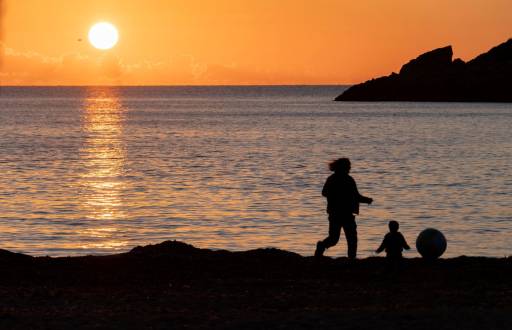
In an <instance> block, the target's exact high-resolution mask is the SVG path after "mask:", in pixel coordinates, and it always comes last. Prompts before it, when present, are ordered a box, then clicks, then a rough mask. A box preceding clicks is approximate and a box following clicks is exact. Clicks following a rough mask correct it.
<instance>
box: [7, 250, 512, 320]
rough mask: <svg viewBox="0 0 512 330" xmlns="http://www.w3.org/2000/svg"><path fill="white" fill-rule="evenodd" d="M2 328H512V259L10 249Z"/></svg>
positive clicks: (286, 252) (262, 252)
mask: <svg viewBox="0 0 512 330" xmlns="http://www.w3.org/2000/svg"><path fill="white" fill-rule="evenodd" d="M0 264H1V265H2V271H1V272H0V294H1V295H2V297H3V299H2V300H0V328H6V329H26V328H35V329H38V328H51V329H68V328H71V327H73V328H76V329H90V328H114V329H118V328H122V329H144V328H152V329H166V328H192V329H201V328H218V329H237V328H245V329H262V328H265V329H267V328H281V329H309V328H323V329H338V328H340V327H342V328H348V329H351V328H354V329H355V328H365V327H372V328H375V327H379V328H382V329H392V328H393V329H394V328H396V327H399V328H400V327H403V328H405V327H411V328H412V327H414V328H416V329H429V328H432V327H433V326H436V327H439V328H442V329H447V328H448V329H452V328H453V329H455V328H461V327H464V328H468V329H477V328H487V329H500V328H506V324H510V322H511V321H512V258H510V257H509V258H489V257H457V258H451V259H439V260H434V261H427V260H423V259H421V258H408V259H403V260H401V261H400V262H398V263H390V262H389V261H388V260H386V258H384V257H370V258H366V259H358V260H355V261H354V260H348V259H347V258H344V257H341V258H336V259H333V258H330V257H324V258H321V259H315V258H314V257H302V256H300V255H298V254H296V253H292V252H288V251H284V250H278V249H256V250H249V251H241V252H230V251H226V250H215V251H214V250H208V249H197V248H195V247H193V246H191V245H188V244H185V243H181V242H177V241H166V242H163V243H160V244H156V245H148V246H144V247H140V246H139V247H136V248H134V249H132V250H131V251H130V252H127V253H120V254H113V255H106V256H83V257H56V258H52V257H31V256H27V255H23V254H18V253H12V252H9V251H6V250H0Z"/></svg>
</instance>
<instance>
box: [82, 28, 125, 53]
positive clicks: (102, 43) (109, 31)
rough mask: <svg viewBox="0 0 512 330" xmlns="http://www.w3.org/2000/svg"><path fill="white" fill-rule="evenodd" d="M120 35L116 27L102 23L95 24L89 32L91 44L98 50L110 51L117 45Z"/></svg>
mask: <svg viewBox="0 0 512 330" xmlns="http://www.w3.org/2000/svg"><path fill="white" fill-rule="evenodd" d="M118 40H119V33H117V29H116V27H115V26H114V25H112V24H110V23H107V22H101V23H96V24H94V25H93V26H92V27H91V29H90V30H89V42H90V43H91V45H93V46H94V47H95V48H98V49H103V50H105V49H110V48H112V47H114V46H115V45H116V44H117V41H118Z"/></svg>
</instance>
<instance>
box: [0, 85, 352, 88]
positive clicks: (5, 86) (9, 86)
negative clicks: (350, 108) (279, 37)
mask: <svg viewBox="0 0 512 330" xmlns="http://www.w3.org/2000/svg"><path fill="white" fill-rule="evenodd" d="M352 85H355V84H247V85H245V84H233V85H230V84H218V85H185V84H184V85H0V88H16V87H66V88H68V87H348V86H352Z"/></svg>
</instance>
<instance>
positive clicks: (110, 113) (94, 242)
mask: <svg viewBox="0 0 512 330" xmlns="http://www.w3.org/2000/svg"><path fill="white" fill-rule="evenodd" d="M87 93H88V94H87V97H86V99H85V102H84V106H83V111H82V130H83V132H84V133H85V143H84V144H83V149H82V150H81V151H80V155H81V158H82V164H83V166H84V168H83V169H82V175H81V177H80V181H81V188H82V192H83V193H82V197H83V200H82V201H81V206H82V208H83V214H84V216H85V217H86V218H87V219H88V220H97V221H98V222H99V223H98V226H94V227H92V228H91V229H88V230H87V232H84V233H82V234H84V235H85V236H88V237H91V242H87V243H85V244H84V245H83V246H82V248H91V247H95V248H116V247H117V248H118V247H121V246H124V245H125V244H124V243H123V242H121V241H119V239H118V238H116V232H117V231H118V228H117V227H116V225H115V220H117V219H122V218H124V217H125V216H126V215H125V213H124V207H123V206H124V205H123V199H122V196H121V195H122V191H123V189H124V182H123V180H122V177H123V171H124V163H125V158H126V155H125V153H126V152H125V147H124V143H123V121H124V118H125V109H124V108H123V105H122V104H121V102H120V98H119V96H118V95H117V93H116V91H115V89H112V88H108V87H102V88H91V89H89V90H88V91H87Z"/></svg>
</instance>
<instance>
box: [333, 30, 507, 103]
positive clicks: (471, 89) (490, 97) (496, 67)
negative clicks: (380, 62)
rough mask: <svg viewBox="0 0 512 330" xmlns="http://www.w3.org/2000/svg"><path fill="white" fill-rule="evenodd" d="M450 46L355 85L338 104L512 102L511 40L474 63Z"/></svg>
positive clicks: (480, 56) (337, 98) (344, 94)
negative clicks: (397, 69)
mask: <svg viewBox="0 0 512 330" xmlns="http://www.w3.org/2000/svg"><path fill="white" fill-rule="evenodd" d="M452 57H453V51H452V47H451V46H447V47H443V48H438V49H435V50H432V51H430V52H427V53H425V54H423V55H420V56H419V57H418V58H416V59H414V60H411V61H410V62H409V63H407V64H405V65H404V66H402V68H401V70H400V72H399V73H398V74H397V73H392V74H391V75H389V76H387V77H380V78H376V79H372V80H369V81H366V82H364V83H361V84H358V85H354V86H352V87H350V88H349V89H347V90H346V91H345V92H344V93H343V94H341V95H339V96H338V97H336V99H335V100H336V101H431V102H432V101H433V102H512V39H509V40H508V41H507V42H505V43H503V44H501V45H498V46H496V47H494V48H492V49H491V50H490V51H488V52H487V53H484V54H482V55H479V56H477V57H476V58H475V59H473V60H471V61H469V62H467V63H466V62H464V61H463V60H461V59H455V60H452Z"/></svg>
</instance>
